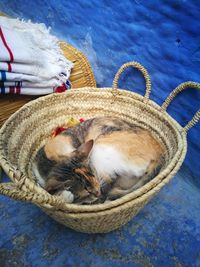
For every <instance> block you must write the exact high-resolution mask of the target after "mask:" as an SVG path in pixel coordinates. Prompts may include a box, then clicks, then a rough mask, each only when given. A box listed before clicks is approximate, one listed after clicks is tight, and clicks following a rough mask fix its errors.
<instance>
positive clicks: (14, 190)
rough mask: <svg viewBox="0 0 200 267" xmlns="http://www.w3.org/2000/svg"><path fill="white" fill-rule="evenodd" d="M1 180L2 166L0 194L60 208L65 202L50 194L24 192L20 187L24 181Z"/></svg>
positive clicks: (0, 176)
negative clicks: (5, 181)
mask: <svg viewBox="0 0 200 267" xmlns="http://www.w3.org/2000/svg"><path fill="white" fill-rule="evenodd" d="M1 182H2V168H1V166H0V194H1V195H4V196H8V197H11V198H13V199H15V200H20V201H25V202H31V203H33V204H36V205H45V204H49V205H51V206H53V207H54V208H55V209H62V206H63V205H64V204H65V203H64V201H62V199H59V198H58V197H54V196H51V195H50V194H45V195H44V194H38V193H32V192H25V191H24V190H23V189H22V188H21V187H22V186H23V184H24V182H19V183H13V182H9V183H1Z"/></svg>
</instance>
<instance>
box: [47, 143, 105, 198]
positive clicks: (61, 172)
mask: <svg viewBox="0 0 200 267" xmlns="http://www.w3.org/2000/svg"><path fill="white" fill-rule="evenodd" d="M92 147H93V140H90V141H88V142H86V143H85V144H82V145H81V146H80V147H79V148H78V149H76V150H74V151H73V152H72V153H70V154H69V155H68V156H67V157H66V158H62V160H61V161H58V162H56V163H55V164H54V165H53V166H52V168H51V170H50V172H49V174H48V176H47V180H46V183H45V186H44V188H45V189H46V190H47V191H48V192H49V193H51V194H56V193H59V192H61V191H63V190H68V191H70V192H71V193H72V194H73V195H74V202H75V203H91V202H93V201H94V200H95V199H97V198H98V197H99V196H100V194H101V191H100V184H99V182H98V180H97V179H96V178H95V176H94V175H93V174H92V172H91V170H90V168H89V167H88V165H87V158H88V155H89V153H90V151H91V149H92Z"/></svg>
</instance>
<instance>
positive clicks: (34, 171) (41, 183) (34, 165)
mask: <svg viewBox="0 0 200 267" xmlns="http://www.w3.org/2000/svg"><path fill="white" fill-rule="evenodd" d="M32 170H33V173H34V175H35V177H36V179H37V182H38V183H39V184H40V185H41V186H42V187H44V186H45V180H44V179H43V178H42V176H41V175H40V173H39V171H38V168H37V165H36V163H33V168H32Z"/></svg>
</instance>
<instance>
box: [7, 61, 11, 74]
mask: <svg viewBox="0 0 200 267" xmlns="http://www.w3.org/2000/svg"><path fill="white" fill-rule="evenodd" d="M7 64H8V72H11V71H12V66H11V63H10V62H7Z"/></svg>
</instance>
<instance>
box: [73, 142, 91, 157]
mask: <svg viewBox="0 0 200 267" xmlns="http://www.w3.org/2000/svg"><path fill="white" fill-rule="evenodd" d="M93 144H94V140H92V139H91V140H89V141H87V142H86V143H84V144H82V145H81V146H80V147H79V148H78V149H77V151H78V152H80V153H81V154H82V155H83V156H86V157H87V156H88V155H89V153H90V151H91V149H92V147H93Z"/></svg>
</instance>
